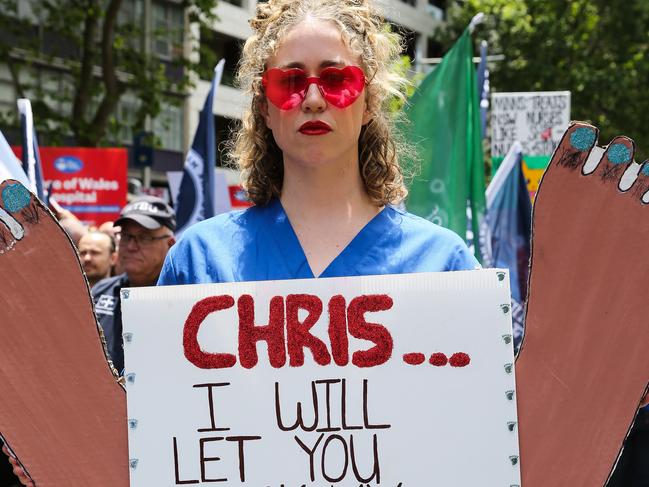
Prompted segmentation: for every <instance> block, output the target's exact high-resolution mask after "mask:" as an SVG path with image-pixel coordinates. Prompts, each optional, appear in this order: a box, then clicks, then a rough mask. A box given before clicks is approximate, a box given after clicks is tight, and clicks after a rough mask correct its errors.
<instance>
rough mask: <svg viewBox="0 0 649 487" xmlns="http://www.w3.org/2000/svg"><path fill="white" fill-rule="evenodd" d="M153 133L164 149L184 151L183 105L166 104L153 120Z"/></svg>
mask: <svg viewBox="0 0 649 487" xmlns="http://www.w3.org/2000/svg"><path fill="white" fill-rule="evenodd" d="M153 134H154V135H155V136H156V138H157V139H158V141H159V143H160V147H161V148H162V149H167V150H172V151H177V152H182V150H183V110H182V107H181V106H176V105H170V104H167V105H164V106H163V107H162V109H161V111H160V113H159V114H158V116H157V117H156V118H155V119H154V120H153Z"/></svg>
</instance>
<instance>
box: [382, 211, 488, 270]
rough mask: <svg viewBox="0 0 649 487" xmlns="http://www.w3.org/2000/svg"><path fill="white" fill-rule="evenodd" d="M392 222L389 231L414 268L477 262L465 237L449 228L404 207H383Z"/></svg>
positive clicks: (456, 267) (462, 266)
mask: <svg viewBox="0 0 649 487" xmlns="http://www.w3.org/2000/svg"><path fill="white" fill-rule="evenodd" d="M386 210H387V211H388V217H389V219H390V221H391V223H392V225H394V229H393V231H392V232H391V235H393V238H394V239H396V240H397V241H398V243H399V245H398V247H399V248H400V249H402V252H403V253H404V254H405V255H406V257H407V259H406V260H408V261H409V263H410V265H414V266H415V267H416V270H432V271H438V270H465V269H467V270H468V269H475V268H476V267H478V266H479V265H480V264H479V263H478V261H477V260H476V259H475V257H474V256H473V253H472V252H471V251H470V250H469V248H468V247H467V245H466V243H465V242H464V240H463V239H462V238H461V237H460V236H459V235H458V234H457V233H455V232H453V231H452V230H449V229H448V228H444V227H442V226H440V225H437V224H435V223H433V222H431V221H429V220H426V219H425V218H422V217H420V216H417V215H413V214H412V213H409V212H407V211H406V210H404V209H400V208H395V207H392V206H390V207H386Z"/></svg>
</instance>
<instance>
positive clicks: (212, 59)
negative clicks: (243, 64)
mask: <svg viewBox="0 0 649 487" xmlns="http://www.w3.org/2000/svg"><path fill="white" fill-rule="evenodd" d="M242 45H243V41H241V40H240V39H237V38H236V37H230V36H228V35H225V34H222V33H220V32H215V31H213V30H210V29H201V45H200V58H201V61H200V65H199V67H198V69H197V71H198V75H199V76H200V78H201V79H204V80H206V81H211V80H212V77H213V75H214V66H216V63H218V62H219V60H220V59H225V67H224V68H223V78H222V79H221V83H222V84H224V85H226V86H234V78H235V75H236V70H237V63H238V62H239V57H240V55H241V48H242Z"/></svg>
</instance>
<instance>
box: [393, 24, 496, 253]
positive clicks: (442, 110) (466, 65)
mask: <svg viewBox="0 0 649 487" xmlns="http://www.w3.org/2000/svg"><path fill="white" fill-rule="evenodd" d="M405 114H406V118H407V119H408V120H409V121H410V125H409V126H408V127H407V128H406V131H405V133H406V137H407V139H408V140H409V141H410V142H411V143H412V144H413V145H414V146H415V147H416V148H417V152H418V154H419V156H420V158H421V171H420V173H419V175H418V176H417V178H416V179H415V180H414V181H413V183H412V185H411V186H410V194H409V196H408V201H407V207H408V210H409V211H410V212H412V213H414V214H416V215H419V216H422V217H424V218H427V219H428V220H431V221H432V222H434V223H437V224H438V225H441V226H444V227H446V228H450V229H451V230H453V231H454V232H456V233H457V234H458V235H460V236H461V237H463V238H465V237H466V236H467V205H468V206H469V207H470V209H471V215H472V219H471V230H472V232H471V233H472V234H473V235H470V234H469V237H471V238H472V240H473V244H474V247H475V254H476V257H477V258H478V259H479V260H480V261H483V260H484V259H483V258H484V257H486V255H485V254H488V252H486V251H485V250H484V249H485V244H486V243H487V242H488V238H487V233H486V228H487V226H486V221H485V215H484V213H485V208H486V203H485V178H484V162H483V154H482V140H481V138H480V104H479V100H478V88H477V81H476V72H475V68H474V66H473V49H472V45H471V34H470V32H469V29H466V30H465V31H464V34H462V37H460V39H459V40H458V41H457V42H456V43H455V45H454V46H453V47H452V48H451V50H450V51H448V53H446V56H444V59H443V60H442V62H441V63H440V64H439V65H438V66H437V67H436V68H435V69H434V70H433V72H432V73H430V74H429V75H428V76H427V77H426V78H424V80H423V81H422V82H421V84H420V85H419V87H418V88H417V90H416V91H415V93H414V94H413V95H412V97H411V98H410V100H409V101H408V104H407V105H406V107H405ZM483 263H484V262H483Z"/></svg>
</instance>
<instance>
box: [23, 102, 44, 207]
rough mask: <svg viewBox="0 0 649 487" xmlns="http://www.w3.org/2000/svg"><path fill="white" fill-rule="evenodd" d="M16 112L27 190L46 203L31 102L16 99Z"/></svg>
mask: <svg viewBox="0 0 649 487" xmlns="http://www.w3.org/2000/svg"><path fill="white" fill-rule="evenodd" d="M18 111H19V112H20V130H21V133H22V146H23V170H24V171H25V174H27V177H28V179H29V189H30V190H31V191H32V193H34V194H35V195H36V196H38V199H40V200H41V201H46V196H45V188H44V186H43V169H42V167H41V155H40V151H39V150H38V139H37V138H36V129H35V128H34V117H33V115H32V104H31V102H30V101H29V100H28V99H27V98H20V99H18Z"/></svg>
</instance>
